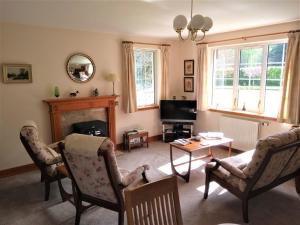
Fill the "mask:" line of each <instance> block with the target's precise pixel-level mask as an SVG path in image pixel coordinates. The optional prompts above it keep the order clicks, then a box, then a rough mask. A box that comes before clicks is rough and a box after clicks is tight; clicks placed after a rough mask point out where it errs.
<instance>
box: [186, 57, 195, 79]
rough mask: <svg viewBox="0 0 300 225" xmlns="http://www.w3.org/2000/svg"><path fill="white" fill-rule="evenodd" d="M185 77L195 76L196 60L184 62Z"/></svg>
mask: <svg viewBox="0 0 300 225" xmlns="http://www.w3.org/2000/svg"><path fill="white" fill-rule="evenodd" d="M184 75H185V76H193V75H194V60H193V59H190V60H184Z"/></svg>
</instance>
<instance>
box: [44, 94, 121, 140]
mask: <svg viewBox="0 0 300 225" xmlns="http://www.w3.org/2000/svg"><path fill="white" fill-rule="evenodd" d="M116 98H117V96H116V95H107V96H98V97H74V98H71V97H70V98H59V99H47V100H43V102H45V103H47V104H48V106H49V113H50V121H51V132H52V141H53V142H56V141H60V140H62V139H63V138H64V137H62V129H61V116H62V113H64V112H70V111H79V110H85V109H94V108H105V109H106V115H107V123H108V134H109V137H110V138H111V140H112V141H113V142H114V143H115V144H116V140H117V139H116V116H115V105H116Z"/></svg>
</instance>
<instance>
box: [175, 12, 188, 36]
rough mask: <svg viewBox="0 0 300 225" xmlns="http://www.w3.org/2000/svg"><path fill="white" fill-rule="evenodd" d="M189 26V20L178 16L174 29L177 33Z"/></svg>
mask: <svg viewBox="0 0 300 225" xmlns="http://www.w3.org/2000/svg"><path fill="white" fill-rule="evenodd" d="M186 25H187V19H186V18H185V16H183V15H178V16H176V17H175V18H174V20H173V28H174V30H175V31H176V32H177V31H178V30H183V29H184V28H185V27H186Z"/></svg>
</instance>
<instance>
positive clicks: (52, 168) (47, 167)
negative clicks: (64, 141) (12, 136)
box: [20, 121, 62, 201]
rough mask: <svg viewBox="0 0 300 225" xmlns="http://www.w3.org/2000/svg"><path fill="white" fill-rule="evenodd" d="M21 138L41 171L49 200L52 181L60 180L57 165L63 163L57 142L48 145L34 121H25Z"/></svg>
mask: <svg viewBox="0 0 300 225" xmlns="http://www.w3.org/2000/svg"><path fill="white" fill-rule="evenodd" d="M20 140H21V142H22V144H23V146H24V147H25V149H26V151H27V152H28V154H29V155H30V157H31V159H32V160H33V162H34V163H35V165H36V166H37V167H38V168H39V169H40V171H41V181H42V182H43V181H44V182H45V201H47V200H48V199H49V194H50V183H51V182H53V181H57V180H58V174H57V171H56V167H57V166H58V165H60V164H61V163H62V159H61V155H60V154H59V153H57V152H56V151H55V150H54V148H56V147H57V143H54V144H51V145H46V144H45V143H44V142H42V141H41V140H40V137H39V132H38V127H37V125H36V123H35V122H33V121H26V122H25V123H24V125H23V126H22V128H21V131H20Z"/></svg>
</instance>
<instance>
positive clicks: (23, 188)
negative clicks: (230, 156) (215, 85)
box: [0, 142, 300, 225]
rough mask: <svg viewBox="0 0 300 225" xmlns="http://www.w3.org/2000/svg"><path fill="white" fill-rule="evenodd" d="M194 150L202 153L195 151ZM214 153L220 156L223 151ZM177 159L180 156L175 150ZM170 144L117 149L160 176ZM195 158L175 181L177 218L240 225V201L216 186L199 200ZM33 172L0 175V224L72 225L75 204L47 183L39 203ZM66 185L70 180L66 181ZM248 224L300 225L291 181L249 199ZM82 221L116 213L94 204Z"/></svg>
mask: <svg viewBox="0 0 300 225" xmlns="http://www.w3.org/2000/svg"><path fill="white" fill-rule="evenodd" d="M199 154H204V152H200V153H199ZM214 154H215V156H218V157H224V156H226V155H227V152H226V151H225V150H222V149H217V150H215V151H214ZM176 159H177V160H179V161H181V160H184V157H183V155H182V154H181V153H179V152H176ZM169 160H170V159H169V146H168V144H165V143H162V142H153V143H150V147H149V149H147V148H139V149H135V150H132V151H131V152H130V153H122V154H119V153H118V163H119V166H120V167H123V168H126V169H134V168H135V167H136V166H137V165H141V164H145V163H147V164H150V165H151V170H150V171H149V177H150V179H152V180H155V179H159V178H161V177H163V176H165V175H166V174H169V173H170V171H171V169H170V164H169ZM204 163H205V161H202V162H201V161H199V162H198V163H197V162H195V163H194V164H193V171H192V174H191V179H190V182H189V183H185V182H184V181H183V180H181V179H178V184H179V192H180V193H179V195H180V202H181V208H182V216H183V220H184V224H185V225H225V224H235V225H236V224H243V222H242V221H243V220H242V215H241V202H240V200H238V199H237V198H236V197H235V196H233V195H231V194H230V193H228V192H226V190H224V189H222V188H221V187H219V186H217V185H213V186H212V187H211V193H210V195H209V198H208V200H206V201H204V200H202V198H203V191H204V179H205V174H204V171H203V165H204ZM39 179H40V175H39V172H38V171H34V172H30V173H26V174H22V175H18V176H15V177H9V178H4V179H0V225H50V224H51V225H73V224H74V219H75V218H74V217H75V209H74V207H73V206H72V205H71V204H70V203H68V202H65V203H62V202H61V200H60V196H59V192H58V188H57V185H56V184H52V186H51V193H50V200H49V201H48V202H44V201H43V194H44V189H43V188H44V186H43V185H42V184H41V183H40V182H39ZM64 184H65V185H67V186H69V182H67V181H65V182H64ZM249 217H250V223H249V224H253V225H300V196H298V195H297V194H296V191H295V187H294V183H293V182H292V181H291V182H288V183H285V184H283V185H281V186H279V187H277V188H275V189H274V190H272V191H269V192H267V193H265V194H262V195H260V196H258V197H256V198H254V199H251V200H250V204H249ZM80 224H81V225H110V224H117V213H115V212H112V211H109V210H106V209H103V208H98V207H94V208H92V209H90V210H88V211H87V212H86V213H84V214H83V216H82V219H81V223H80Z"/></svg>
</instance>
